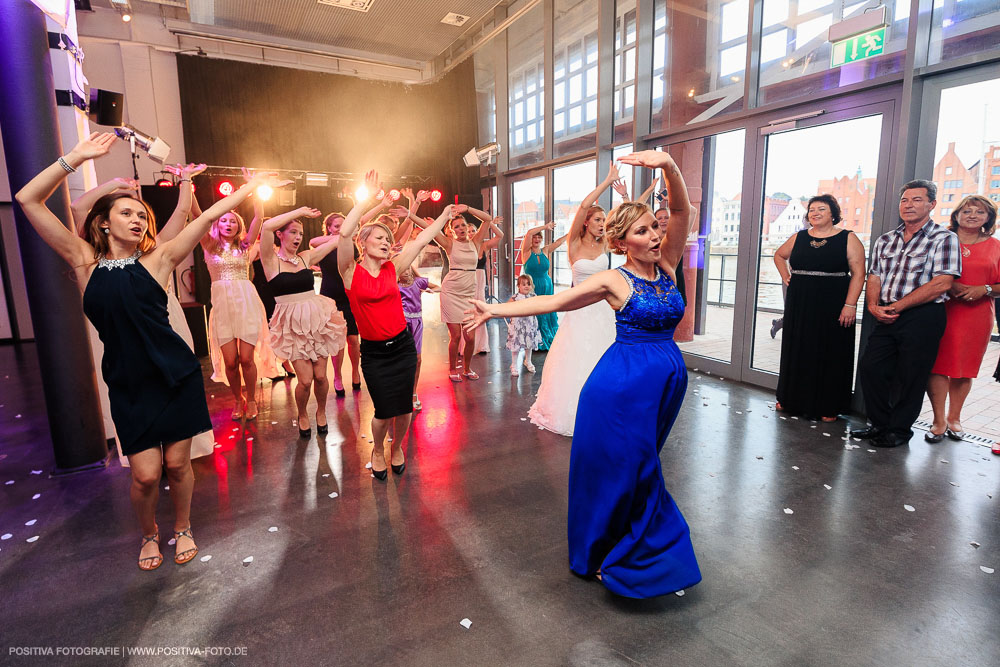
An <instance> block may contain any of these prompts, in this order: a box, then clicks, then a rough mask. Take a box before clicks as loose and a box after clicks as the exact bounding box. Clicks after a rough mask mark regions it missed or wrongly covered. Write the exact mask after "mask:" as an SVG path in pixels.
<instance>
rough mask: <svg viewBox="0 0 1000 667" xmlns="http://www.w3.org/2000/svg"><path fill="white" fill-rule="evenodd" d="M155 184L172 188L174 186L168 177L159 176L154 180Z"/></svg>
mask: <svg viewBox="0 0 1000 667" xmlns="http://www.w3.org/2000/svg"><path fill="white" fill-rule="evenodd" d="M156 185H157V186H158V187H161V188H172V187H174V184H173V182H172V181H171V180H170V179H169V178H161V179H160V180H158V181H157V182H156Z"/></svg>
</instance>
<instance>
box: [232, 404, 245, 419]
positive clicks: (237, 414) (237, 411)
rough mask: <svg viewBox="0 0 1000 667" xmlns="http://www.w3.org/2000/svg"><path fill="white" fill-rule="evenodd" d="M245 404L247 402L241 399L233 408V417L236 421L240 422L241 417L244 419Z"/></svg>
mask: <svg viewBox="0 0 1000 667" xmlns="http://www.w3.org/2000/svg"><path fill="white" fill-rule="evenodd" d="M245 405H246V403H245V402H244V401H243V399H240V402H239V405H237V406H236V407H235V408H233V414H232V419H233V421H234V422H238V421H240V420H241V419H243V407H244V406H245Z"/></svg>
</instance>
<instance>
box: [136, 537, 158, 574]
mask: <svg viewBox="0 0 1000 667" xmlns="http://www.w3.org/2000/svg"><path fill="white" fill-rule="evenodd" d="M150 542H154V543H155V544H156V546H157V550H159V546H160V533H159V531H157V532H155V533H153V534H152V535H143V536H142V544H140V545H139V553H142V549H143V547H145V546H146V545H147V544H149V543H150ZM146 561H156V564H155V565H151V566H149V567H143V565H142V564H143V563H145V562H146ZM162 564H163V554H161V553H157V554H156V555H155V556H146V557H145V558H140V559H139V569H140V570H143V571H145V572H149V571H151V570H155V569H156V568H158V567H160V565H162Z"/></svg>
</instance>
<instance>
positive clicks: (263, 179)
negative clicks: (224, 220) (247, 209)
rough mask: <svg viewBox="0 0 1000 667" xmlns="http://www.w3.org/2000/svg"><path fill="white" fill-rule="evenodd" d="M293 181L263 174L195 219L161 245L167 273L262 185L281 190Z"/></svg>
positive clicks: (160, 249)
mask: <svg viewBox="0 0 1000 667" xmlns="http://www.w3.org/2000/svg"><path fill="white" fill-rule="evenodd" d="M289 183H291V181H279V180H278V177H277V174H274V173H268V172H262V173H260V174H257V175H256V176H254V178H253V180H252V181H250V182H249V183H247V184H245V185H244V186H243V187H241V188H240V189H239V190H237V191H236V192H234V193H233V194H231V195H229V196H228V197H225V198H223V199H220V200H219V201H217V202H215V203H214V204H212V205H211V206H209V207H208V210H206V211H205V212H204V213H202V214H201V215H200V216H198V217H197V218H195V219H194V220H193V221H192V222H191V224H190V225H188V226H187V227H185V228H184V229H182V230H181V231H180V232H179V233H178V234H177V236H176V237H175V238H174V239H173V240H171V241H167V242H166V243H163V244H160V245H159V246H158V248H157V249H158V250H159V251H160V256H161V258H162V260H161V261H162V262H163V264H164V265H165V268H166V272H167V273H169V272H170V271H173V270H174V268H175V267H176V266H177V265H178V264H179V263H180V262H181V260H183V259H184V258H185V257H187V255H188V254H189V253H190V252H191V251H192V250H194V248H195V246H197V245H198V242H199V241H201V237H203V236H204V235H205V234H207V233H208V230H209V229H210V228H211V226H212V223H213V222H214V221H215V220H216V219H218V218H219V217H221V216H222V215H223V214H224V213H226V212H227V211H231V210H233V209H234V208H236V207H237V206H239V205H240V204H242V203H243V202H244V201H246V198H247V197H249V196H250V195H251V194H252V193H253V191H254V190H255V189H256V188H258V187H260V186H261V185H269V186H271V187H272V188H280V187H283V186H285V185H288V184H289Z"/></svg>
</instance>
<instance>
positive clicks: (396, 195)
mask: <svg viewBox="0 0 1000 667" xmlns="http://www.w3.org/2000/svg"><path fill="white" fill-rule="evenodd" d="M389 196H390V197H392V201H399V198H400V197H402V196H403V195H402V193H400V191H399V190H397V189H396V188H393V189H392V190H389Z"/></svg>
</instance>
